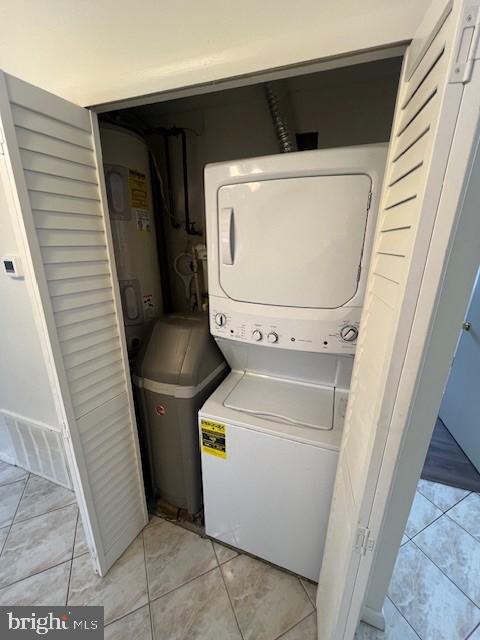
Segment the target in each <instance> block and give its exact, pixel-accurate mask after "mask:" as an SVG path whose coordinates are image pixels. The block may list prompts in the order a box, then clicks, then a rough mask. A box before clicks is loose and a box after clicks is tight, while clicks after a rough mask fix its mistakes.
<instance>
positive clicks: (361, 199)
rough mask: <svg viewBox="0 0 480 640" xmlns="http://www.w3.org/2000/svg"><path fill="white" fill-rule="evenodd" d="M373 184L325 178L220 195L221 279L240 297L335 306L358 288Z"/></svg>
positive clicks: (235, 188)
mask: <svg viewBox="0 0 480 640" xmlns="http://www.w3.org/2000/svg"><path fill="white" fill-rule="evenodd" d="M370 189H371V179H370V177H369V176H368V175H366V174H351V175H322V176H308V177H301V178H283V179H277V180H264V181H258V182H253V181H252V182H246V183H241V184H234V185H227V186H223V187H221V188H220V189H219V191H218V211H217V215H218V230H219V246H218V251H219V256H218V264H219V270H220V273H219V277H220V285H221V287H222V289H223V290H224V292H225V293H226V295H227V296H228V297H229V298H232V299H233V300H238V301H241V302H252V303H256V304H268V305H275V306H287V307H309V308H320V309H321V308H323V309H333V308H337V307H341V306H343V305H344V304H346V303H347V302H348V301H349V300H351V298H352V297H353V296H354V295H355V293H356V291H357V286H358V276H359V266H360V263H361V258H362V252H363V243H364V237H365V229H366V223H367V215H368V202H369V194H370Z"/></svg>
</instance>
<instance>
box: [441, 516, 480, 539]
mask: <svg viewBox="0 0 480 640" xmlns="http://www.w3.org/2000/svg"><path fill="white" fill-rule="evenodd" d="M443 515H444V516H447V518H448V519H449V520H451V522H454V523H455V524H456V525H457V527H460V529H461V530H462V531H465V533H468V535H469V536H470V537H471V538H473V539H474V540H475V542H478V543H479V544H480V540H479V539H478V538H476V537H475V536H474V535H473V533H470V531H469V530H468V529H465V527H464V526H463V525H461V524H460V523H459V522H457V521H456V520H455V519H454V518H452V516H449V515H448V513H444V514H443Z"/></svg>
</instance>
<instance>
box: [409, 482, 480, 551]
mask: <svg viewBox="0 0 480 640" xmlns="http://www.w3.org/2000/svg"><path fill="white" fill-rule="evenodd" d="M472 493H473V492H472ZM452 509H453V507H452ZM449 511H450V509H449ZM442 515H443V516H446V517H447V518H448V519H449V520H450V521H451V522H453V523H455V524H456V525H457V527H459V528H460V529H461V530H462V531H464V532H465V533H466V534H468V535H469V536H470V538H472V539H473V540H474V541H475V542H478V543H479V544H480V540H479V539H478V538H476V537H475V536H474V535H473V533H470V531H469V530H468V529H465V527H464V526H463V525H461V524H460V523H459V522H457V521H456V520H455V519H454V518H452V517H451V516H449V515H448V512H447V511H445V513H443V514H442ZM441 517H442V516H440V517H439V518H437V519H436V520H434V521H433V522H431V523H430V524H429V525H427V526H426V527H425V528H424V529H422V530H421V531H419V532H418V533H416V534H415V535H414V536H413V537H412V538H409V540H412V541H413V539H414V538H416V537H417V536H418V535H420V533H423V532H424V531H426V530H427V529H428V528H429V527H430V526H431V525H432V524H434V523H435V522H438V521H439V520H440V519H441ZM405 535H406V534H405ZM417 547H418V545H417ZM432 562H433V561H432Z"/></svg>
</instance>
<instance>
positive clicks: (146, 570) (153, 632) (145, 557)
mask: <svg viewBox="0 0 480 640" xmlns="http://www.w3.org/2000/svg"><path fill="white" fill-rule="evenodd" d="M146 527H148V524H147V525H146ZM146 527H144V528H143V529H142V533H141V535H142V546H143V566H144V567H145V582H146V585H147V606H148V617H149V619H150V633H151V634H152V638H153V637H154V636H155V630H154V628H153V618H152V607H151V606H150V583H149V582H148V569H147V554H146V551H145V535H144V533H145V529H146ZM131 613H132V612H131Z"/></svg>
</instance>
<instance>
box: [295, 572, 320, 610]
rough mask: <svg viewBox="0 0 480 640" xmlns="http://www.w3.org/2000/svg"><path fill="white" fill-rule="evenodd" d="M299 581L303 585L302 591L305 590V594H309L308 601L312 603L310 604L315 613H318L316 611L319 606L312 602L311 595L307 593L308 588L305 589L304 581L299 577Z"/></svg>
mask: <svg viewBox="0 0 480 640" xmlns="http://www.w3.org/2000/svg"><path fill="white" fill-rule="evenodd" d="M297 579H298V581H299V582H300V584H301V585H302V589H303V590H304V591H305V593H306V594H307V598H308V601H309V602H310V604H311V605H313V609H314V611H316V609H317V605H316V603H315V602H312V599H311V598H310V595H309V593H308V591H307V588H306V587H305V585H304V584H303V580H302V579H301V578H299V577H298V576H297ZM317 588H318V587H317Z"/></svg>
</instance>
